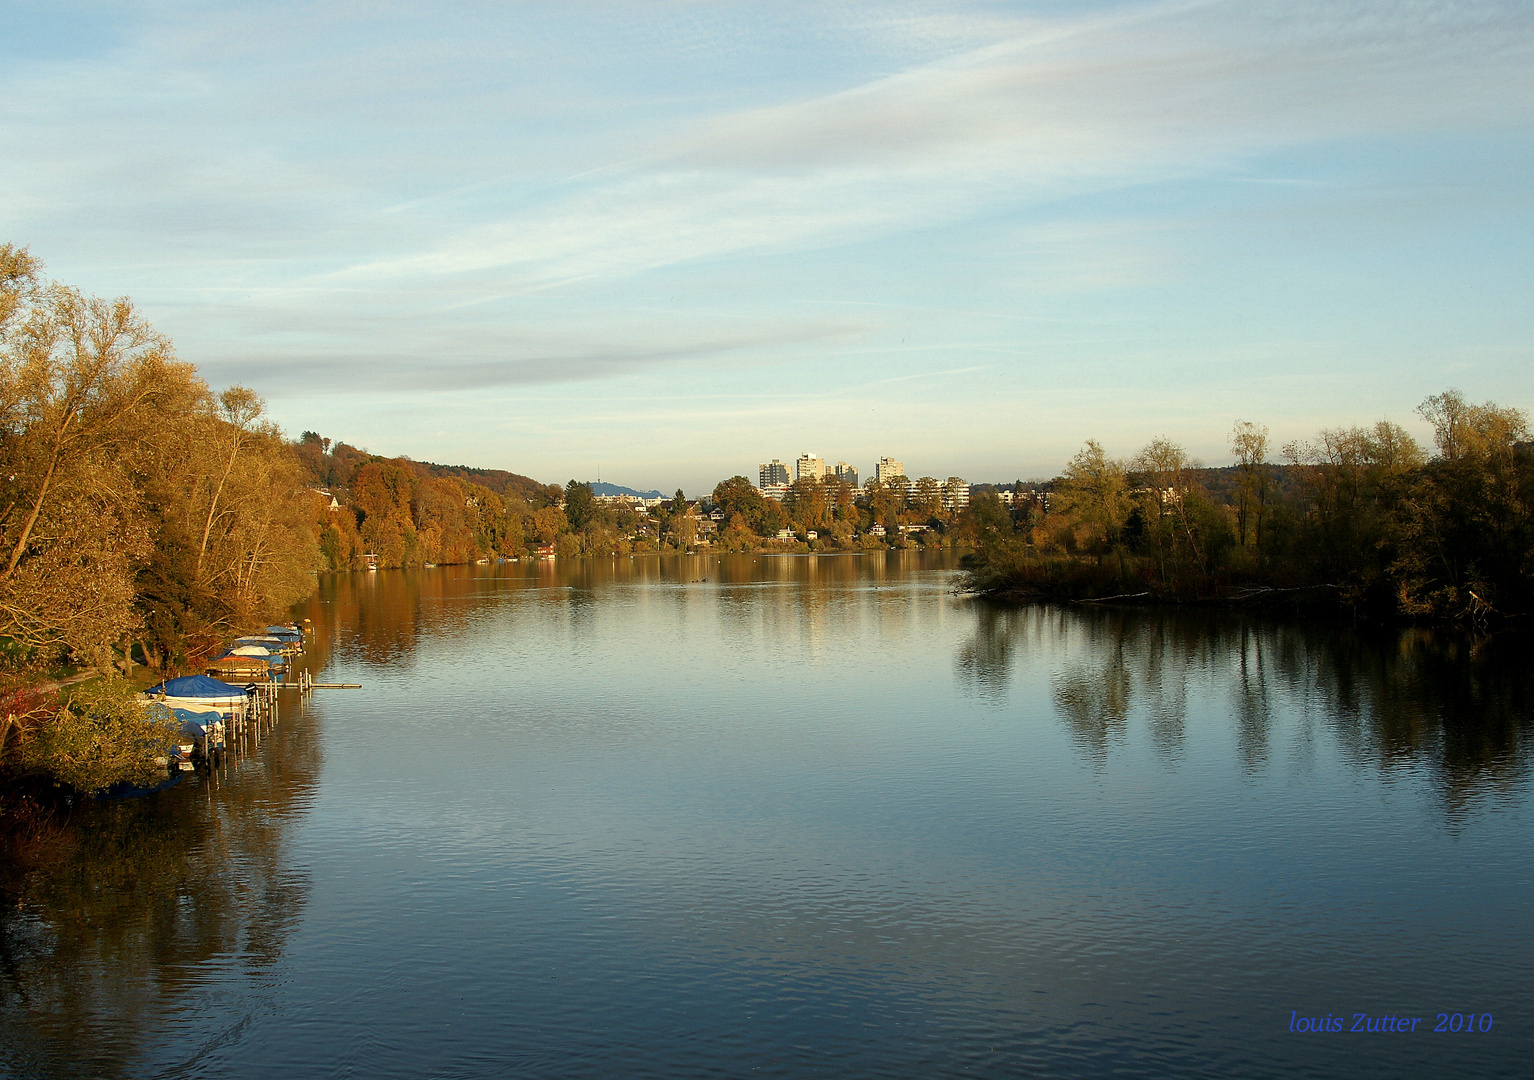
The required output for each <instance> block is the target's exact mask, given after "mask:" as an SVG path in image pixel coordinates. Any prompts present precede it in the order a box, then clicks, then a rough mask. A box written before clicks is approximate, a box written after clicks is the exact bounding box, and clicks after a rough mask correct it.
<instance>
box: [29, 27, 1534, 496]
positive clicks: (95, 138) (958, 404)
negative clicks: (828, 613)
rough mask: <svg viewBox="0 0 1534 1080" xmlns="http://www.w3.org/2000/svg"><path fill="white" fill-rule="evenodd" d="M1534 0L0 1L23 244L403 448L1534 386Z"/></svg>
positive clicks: (789, 452)
mask: <svg viewBox="0 0 1534 1080" xmlns="http://www.w3.org/2000/svg"><path fill="white" fill-rule="evenodd" d="M1531 128H1534V6H1531V5H1529V4H1528V3H1526V2H1523V3H1463V4H1461V3H1412V2H1390V3H1368V2H1359V3H1353V2H1348V0H1337V2H1328V3H1254V2H1234V0H1220V2H1185V3H1082V4H1065V3H1035V4H999V3H998V4H982V3H968V4H966V3H950V4H921V3H881V4H864V3H836V2H818V3H807V4H802V5H801V4H795V3H772V4H767V3H753V4H710V3H668V2H664V0H653V2H648V3H610V4H608V3H558V4H539V3H506V4H493V5H486V4H451V5H450V4H442V5H431V4H419V3H416V4H404V3H401V4H388V3H378V4H360V3H359V4H333V5H316V4H310V3H304V4H283V3H264V4H259V5H244V6H241V5H219V4H192V3H147V4H134V3H112V4H100V5H90V4H69V3H58V2H50V3H46V4H29V3H24V2H23V3H18V2H15V0H6V2H5V3H4V4H3V5H0V185H3V189H0V190H3V191H4V197H3V199H0V238H3V239H6V240H10V241H12V242H16V243H21V244H25V245H28V246H29V247H30V248H31V249H32V251H33V253H34V254H36V255H38V256H40V257H41V258H43V259H44V260H45V262H46V263H47V265H48V269H49V272H50V273H51V274H52V275H54V276H56V277H58V278H60V279H62V280H65V281H68V282H70V283H72V284H76V285H79V286H81V287H83V288H85V289H87V290H90V291H92V292H97V293H101V294H110V295H118V294H124V293H126V294H128V295H130V296H132V297H133V298H134V299H135V300H136V301H137V302H138V303H139V305H140V306H141V307H142V308H143V309H144V310H145V311H146V313H147V314H148V315H149V316H150V318H151V319H152V320H153V321H154V322H155V324H156V325H157V326H158V327H159V328H160V329H161V330H163V331H164V332H166V333H167V334H169V335H170V336H171V337H172V338H173V339H174V341H175V342H176V345H177V348H178V350H179V352H180V354H181V356H182V357H183V358H184V359H187V360H191V361H193V362H194V363H196V364H198V365H199V366H200V367H201V368H202V369H203V371H204V373H205V375H206V376H207V377H208V379H209V381H210V382H212V383H213V384H214V385H215V386H223V385H228V384H230V383H234V382H239V383H243V384H245V385H249V386H251V387H254V388H255V389H256V390H258V391H259V392H261V393H262V394H263V395H264V396H265V397H266V398H267V399H268V401H269V403H270V406H271V410H272V414H273V416H274V417H275V418H276V419H277V420H278V421H279V422H280V423H281V424H282V425H283V426H284V427H285V428H286V429H288V430H289V431H290V432H293V433H296V432H298V431H300V430H303V429H306V428H312V429H315V430H318V431H321V432H323V433H324V434H327V435H330V436H332V437H334V438H337V439H344V440H346V441H348V442H352V443H354V444H358V445H362V446H366V447H367V448H369V449H371V450H373V451H375V452H378V453H387V454H409V455H410V456H412V457H416V458H423V459H430V460H436V461H449V462H455V463H466V464H474V465H480V466H485V467H500V468H510V469H513V470H516V471H518V472H523V473H527V474H529V475H532V476H535V477H538V478H539V479H542V480H546V481H563V480H565V479H569V478H571V477H576V478H582V479H586V478H592V477H594V476H595V475H596V472H597V470H598V468H599V467H600V469H601V475H602V478H603V479H605V480H611V481H615V482H618V483H627V484H632V485H633V486H636V487H643V488H648V487H652V486H653V487H661V488H664V489H667V490H670V489H671V488H673V487H675V486H678V485H681V486H685V487H686V489H687V490H688V492H689V493H699V492H701V491H703V490H705V489H707V488H709V487H712V485H713V484H714V482H715V481H717V480H719V479H721V478H723V477H726V476H729V475H733V474H735V473H744V474H746V475H754V469H755V465H756V463H757V462H759V461H762V460H765V459H767V458H769V457H781V458H784V459H788V458H790V457H793V456H797V455H798V454H799V453H801V452H803V451H806V450H808V451H813V452H816V453H819V454H821V455H822V456H824V457H826V458H828V459H830V460H832V461H835V460H838V459H840V460H846V461H850V462H852V463H854V464H856V465H859V466H861V467H862V469H863V470H864V472H865V474H867V473H869V472H871V471H872V470H871V467H872V464H873V462H874V460H875V459H877V458H878V457H879V456H881V455H885V454H888V455H890V456H892V457H897V458H900V459H901V460H903V461H905V462H906V465H907V469H908V471H909V472H911V473H912V474H913V475H921V474H931V475H936V476H939V477H943V476H948V475H961V476H964V477H967V478H969V479H972V480H996V479H1004V478H1012V477H1018V476H1022V477H1029V476H1045V475H1052V474H1054V473H1055V472H1057V471H1058V470H1059V469H1060V467H1061V466H1062V465H1063V463H1064V462H1065V461H1066V460H1067V459H1068V458H1069V457H1070V456H1071V454H1072V453H1074V452H1075V450H1076V449H1077V448H1079V446H1080V444H1081V442H1082V440H1084V439H1086V438H1089V437H1090V438H1097V439H1100V440H1101V441H1102V442H1103V443H1104V444H1105V446H1107V448H1108V449H1109V450H1110V451H1111V452H1114V453H1119V454H1126V455H1127V454H1130V453H1132V452H1134V451H1135V450H1136V449H1138V448H1139V447H1140V446H1141V445H1143V444H1144V443H1145V442H1146V441H1148V440H1149V439H1150V438H1152V437H1155V436H1158V435H1163V434H1164V435H1168V436H1170V437H1171V438H1173V439H1175V440H1177V441H1179V442H1181V443H1183V444H1184V445H1185V446H1187V447H1188V448H1189V450H1190V451H1191V452H1193V453H1194V454H1195V455H1197V456H1199V457H1200V458H1202V459H1203V460H1205V461H1207V462H1210V463H1222V462H1224V461H1226V460H1228V453H1227V451H1226V437H1227V433H1228V431H1229V429H1230V427H1231V424H1232V423H1233V421H1235V420H1236V419H1238V418H1242V419H1250V420H1257V421H1260V422H1263V423H1266V424H1267V425H1268V426H1269V427H1270V428H1271V429H1272V433H1273V437H1274V439H1275V442H1277V443H1282V442H1284V441H1286V440H1288V439H1293V438H1298V437H1304V436H1307V435H1310V434H1313V433H1314V432H1315V431H1316V430H1317V429H1319V428H1322V427H1329V426H1337V425H1344V424H1352V423H1364V422H1372V421H1374V420H1376V419H1379V418H1382V417H1388V418H1391V419H1394V420H1397V421H1399V422H1402V423H1405V424H1407V425H1408V426H1409V427H1410V428H1411V429H1412V430H1413V431H1415V432H1417V433H1419V435H1421V436H1423V437H1424V438H1425V436H1426V432H1425V429H1423V428H1422V426H1421V425H1420V423H1419V422H1418V421H1417V418H1416V417H1415V415H1414V413H1413V410H1414V408H1415V406H1416V405H1417V404H1418V403H1419V402H1420V401H1421V400H1422V399H1423V398H1424V397H1426V396H1427V395H1429V394H1433V393H1437V392H1439V391H1441V390H1443V389H1444V388H1446V387H1449V386H1457V387H1459V388H1461V389H1462V390H1464V391H1465V393H1466V394H1467V395H1468V396H1470V397H1471V398H1473V399H1477V400H1481V399H1491V400H1495V401H1497V402H1499V403H1501V404H1507V405H1516V406H1519V407H1522V408H1526V409H1527V408H1531V406H1534V374H1531V372H1534V362H1531V361H1534V347H1531V344H1530V343H1531V341H1534V337H1531V333H1530V331H1531V329H1534V302H1531V298H1534V273H1531V270H1534V229H1531V225H1534V138H1531V134H1534V131H1531Z"/></svg>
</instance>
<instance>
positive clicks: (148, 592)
mask: <svg viewBox="0 0 1534 1080" xmlns="http://www.w3.org/2000/svg"><path fill="white" fill-rule="evenodd" d="M41 271H42V268H41V266H40V265H39V264H38V262H37V261H36V260H35V259H34V258H32V257H31V256H30V255H29V254H28V253H27V251H25V250H24V249H17V248H15V247H14V246H12V245H8V244H7V245H0V466H3V467H0V508H3V509H0V663H3V665H4V666H5V667H7V668H10V669H12V670H15V669H39V668H47V667H49V666H52V665H54V664H57V663H60V662H71V663H74V664H79V665H89V666H95V667H97V668H99V669H102V670H111V669H112V668H114V667H116V668H118V669H120V670H123V671H129V670H131V669H132V667H133V665H134V664H135V663H147V664H149V665H151V666H154V667H160V668H163V667H165V666H166V665H167V664H179V663H183V662H185V661H186V658H187V656H188V655H192V656H197V655H199V654H200V653H201V652H205V651H207V650H209V649H212V648H213V647H215V646H216V645H217V644H218V643H219V642H221V641H223V640H225V639H226V638H227V636H228V634H229V632H230V631H231V630H240V629H243V628H245V627H247V626H250V625H253V624H256V623H259V622H261V621H262V620H265V619H267V618H268V617H269V616H271V615H275V614H277V613H278V612H281V611H283V610H285V609H286V608H287V607H288V606H289V605H291V604H292V603H294V602H295V601H297V600H299V599H301V598H302V597H304V596H306V595H308V593H309V592H310V591H311V589H312V588H313V582H314V574H315V571H316V570H317V569H318V567H319V557H318V549H317V547H316V545H315V542H314V526H313V519H314V501H315V498H314V495H313V493H312V492H310V491H308V490H307V488H306V486H305V484H304V482H303V480H304V478H303V475H302V471H301V470H300V468H299V464H298V461H297V459H296V457H295V456H294V454H293V453H292V451H291V449H290V447H289V445H288V444H287V442H286V441H285V440H284V439H283V438H282V436H281V434H280V433H279V432H278V430H277V429H276V427H275V426H274V425H273V424H271V423H270V422H269V421H268V420H267V419H266V418H265V415H264V405H263V403H262V401H261V399H260V398H258V397H257V396H256V395H255V394H254V393H252V392H251V391H249V390H246V389H244V388H242V387H233V388H231V389H228V390H225V391H223V392H222V393H214V392H213V390H212V389H210V388H209V386H208V385H207V383H205V382H204V381H203V380H202V379H201V378H200V377H199V376H198V374H197V372H196V369H195V368H194V367H193V366H192V365H191V364H187V363H183V362H181V361H178V360H177V359H176V356H175V353H174V350H173V349H172V347H171V345H170V343H169V342H168V341H167V340H166V339H165V338H164V337H163V336H161V335H160V334H158V333H156V332H155V331H154V329H153V328H152V327H151V326H150V325H149V324H148V322H147V321H145V319H144V318H143V317H142V316H141V315H140V314H139V313H138V311H136V310H135V309H134V307H133V305H132V304H131V303H130V302H129V301H128V300H126V299H117V300H110V301H108V300H102V299H98V298H95V297H88V296H86V295H84V294H82V293H81V292H80V291H79V290H77V289H73V288H70V287H68V286H65V285H62V284H59V283H57V282H51V281H46V280H44V279H43V277H42V272H41ZM0 751H3V735H0Z"/></svg>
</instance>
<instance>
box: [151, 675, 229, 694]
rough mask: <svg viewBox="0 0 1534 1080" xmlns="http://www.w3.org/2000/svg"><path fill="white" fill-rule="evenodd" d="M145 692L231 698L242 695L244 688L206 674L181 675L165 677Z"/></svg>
mask: <svg viewBox="0 0 1534 1080" xmlns="http://www.w3.org/2000/svg"><path fill="white" fill-rule="evenodd" d="M145 693H149V694H164V695H165V696H166V697H185V698H232V697H244V696H245V689H244V688H243V687H240V686H230V685H229V684H228V683H226V682H220V681H219V680H217V679H210V678H208V676H206V675H183V676H181V678H179V679H166V680H165V681H164V682H162V683H160V684H159V685H158V686H151V687H150V688H149V689H148V690H147V691H145Z"/></svg>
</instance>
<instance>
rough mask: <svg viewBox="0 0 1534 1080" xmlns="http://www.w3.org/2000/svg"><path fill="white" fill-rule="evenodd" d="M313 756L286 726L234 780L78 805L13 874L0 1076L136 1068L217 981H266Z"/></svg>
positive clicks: (290, 881) (3, 950) (288, 723)
mask: <svg viewBox="0 0 1534 1080" xmlns="http://www.w3.org/2000/svg"><path fill="white" fill-rule="evenodd" d="M290 712H295V713H296V710H294V709H290ZM318 747H319V743H318V740H316V739H315V738H313V731H312V730H310V728H309V726H308V724H306V723H305V720H304V718H302V717H299V716H297V715H292V716H289V717H287V718H285V719H284V721H283V723H282V724H281V725H279V727H278V728H277V730H276V731H275V732H273V733H271V735H270V737H269V739H268V740H267V742H266V743H265V745H264V747H263V748H262V751H261V753H260V754H259V755H257V756H255V757H253V758H250V759H247V761H246V762H244V763H243V764H242V766H241V767H240V769H239V770H238V771H237V772H234V773H233V774H232V775H229V776H224V777H220V778H218V779H217V780H216V781H215V780H214V779H211V778H201V779H199V780H196V781H189V782H186V783H183V784H181V785H178V786H177V787H176V788H172V789H170V790H168V791H165V792H162V793H160V794H158V795H154V796H150V797H147V798H142V799H133V800H125V801H118V802H104V803H86V804H83V805H82V806H80V807H79V808H78V809H77V810H76V812H75V814H74V818H73V820H72V821H71V822H70V823H69V825H68V827H67V828H65V829H62V830H59V831H58V832H56V833H55V834H53V835H52V836H51V837H50V838H49V839H50V842H49V843H48V844H47V845H46V847H45V848H43V849H42V850H39V851H37V852H35V853H34V859H33V860H32V865H30V866H28V867H15V866H11V867H7V868H6V869H7V874H6V876H5V879H4V882H3V885H4V892H5V895H4V897H3V899H4V901H5V905H4V908H5V910H4V911H3V913H0V1047H3V1053H0V1073H5V1074H6V1075H22V1076H50V1077H55V1076H120V1075H129V1074H138V1073H140V1072H141V1071H142V1065H141V1061H140V1058H141V1056H142V1055H143V1054H144V1052H145V1051H146V1048H148V1047H149V1046H151V1045H153V1044H155V1043H157V1042H161V1041H163V1040H164V1037H165V1032H166V1028H167V1025H168V1024H170V1023H172V1022H173V1021H174V1018H175V1017H176V1015H177V1014H178V1013H179V1012H181V1011H182V1010H186V1009H188V1008H195V1007H196V1006H197V1005H198V1004H200V1003H199V1001H198V996H199V988H200V987H201V985H202V984H203V983H204V981H205V980H206V979H207V977H208V975H209V973H210V972H214V971H218V972H225V973H228V972H236V973H243V974H244V975H245V976H246V977H247V978H249V979H253V980H257V981H259V980H260V978H261V977H262V973H263V972H264V971H266V970H267V969H269V968H270V966H271V965H272V964H273V962H274V961H275V960H276V959H277V958H278V956H279V955H280V954H281V953H282V950H283V947H284V942H285V940H286V938H287V936H288V935H289V933H290V932H291V931H292V929H293V927H294V926H295V925H296V924H297V922H298V919H299V916H300V913H301V911H302V909H303V907H304V902H305V897H306V895H307V893H308V890H309V882H308V876H307V874H306V873H305V872H304V871H302V870H299V869H294V868H292V867H290V866H288V865H287V863H286V860H285V858H284V854H285V853H284V846H285V835H286V833H287V832H288V829H289V827H290V824H291V823H292V821H293V820H294V818H295V817H296V816H298V815H300V814H302V813H304V812H305V810H306V808H307V807H308V805H309V803H310V801H311V800H312V795H313V790H314V786H315V783H316V780H317V778H318V774H319V770H320V757H319V749H318Z"/></svg>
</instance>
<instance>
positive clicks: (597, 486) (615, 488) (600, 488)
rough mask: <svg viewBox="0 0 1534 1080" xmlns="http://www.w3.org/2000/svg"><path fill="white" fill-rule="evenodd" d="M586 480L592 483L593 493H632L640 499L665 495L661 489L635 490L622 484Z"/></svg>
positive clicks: (657, 497)
mask: <svg viewBox="0 0 1534 1080" xmlns="http://www.w3.org/2000/svg"><path fill="white" fill-rule="evenodd" d="M586 482H587V483H588V484H590V485H591V493H592V494H593V495H632V496H634V497H635V498H639V499H659V498H662V497H663V496H662V495H661V493H660V492H659V491H635V490H634V489H633V488H626V487H623V486H622V485H620V484H607V483H603V482H601V481H599V480H588V481H586Z"/></svg>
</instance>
